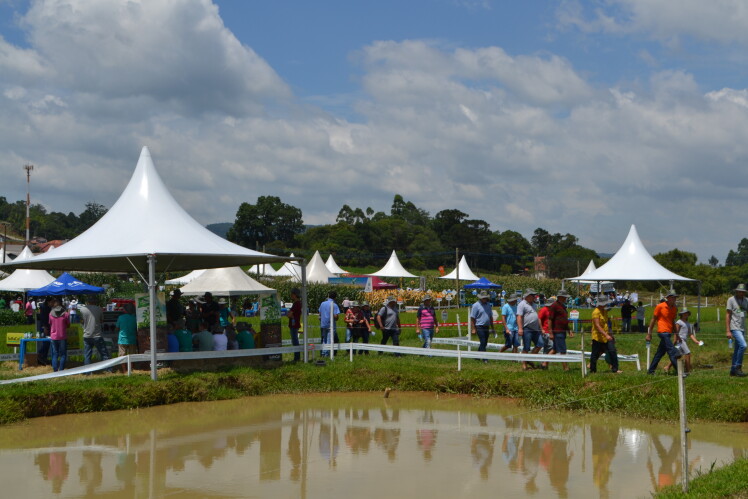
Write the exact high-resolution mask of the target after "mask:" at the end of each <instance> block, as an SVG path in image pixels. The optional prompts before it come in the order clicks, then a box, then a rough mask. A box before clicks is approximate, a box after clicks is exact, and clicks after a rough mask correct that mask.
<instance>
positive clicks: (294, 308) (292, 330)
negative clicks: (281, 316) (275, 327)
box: [286, 288, 301, 362]
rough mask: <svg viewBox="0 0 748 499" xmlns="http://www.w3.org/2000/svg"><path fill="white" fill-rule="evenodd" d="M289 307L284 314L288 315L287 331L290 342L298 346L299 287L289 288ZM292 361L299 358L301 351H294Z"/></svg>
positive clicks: (299, 326)
mask: <svg viewBox="0 0 748 499" xmlns="http://www.w3.org/2000/svg"><path fill="white" fill-rule="evenodd" d="M291 303H292V305H291V308H290V309H289V310H288V313H287V314H286V316H287V317H288V332H289V334H290V335H291V344H292V345H293V346H295V347H297V346H299V328H301V291H300V290H299V288H293V289H292V290H291ZM293 360H294V361H297V362H298V361H300V360H301V352H294V354H293Z"/></svg>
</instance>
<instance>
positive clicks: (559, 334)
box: [548, 289, 574, 371]
mask: <svg viewBox="0 0 748 499" xmlns="http://www.w3.org/2000/svg"><path fill="white" fill-rule="evenodd" d="M568 298H569V294H568V293H567V292H566V291H564V290H563V289H562V290H561V291H559V292H558V293H556V301H555V302H553V303H552V304H551V306H550V307H548V311H549V312H550V317H549V323H550V331H551V341H552V342H553V353H554V354H559V355H566V333H567V332H568V333H569V337H570V338H573V337H574V333H573V332H572V331H571V330H570V329H569V314H568V312H567V311H566V300H567V299H568ZM561 365H562V366H563V367H564V371H568V370H569V364H567V363H566V362H562V363H561Z"/></svg>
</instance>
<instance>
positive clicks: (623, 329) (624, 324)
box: [621, 317, 631, 333]
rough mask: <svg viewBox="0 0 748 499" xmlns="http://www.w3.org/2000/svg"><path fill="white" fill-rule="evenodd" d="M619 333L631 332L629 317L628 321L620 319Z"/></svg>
mask: <svg viewBox="0 0 748 499" xmlns="http://www.w3.org/2000/svg"><path fill="white" fill-rule="evenodd" d="M621 332H622V333H630V332H631V317H629V318H628V319H626V318H624V319H621Z"/></svg>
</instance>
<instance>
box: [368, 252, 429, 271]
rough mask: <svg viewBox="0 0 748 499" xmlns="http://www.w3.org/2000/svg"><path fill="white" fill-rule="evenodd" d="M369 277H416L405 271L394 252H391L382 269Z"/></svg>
mask: <svg viewBox="0 0 748 499" xmlns="http://www.w3.org/2000/svg"><path fill="white" fill-rule="evenodd" d="M369 275H371V276H378V277H418V276H416V275H413V274H411V273H410V272H408V271H407V270H405V267H403V266H402V264H401V263H400V260H399V259H398V258H397V253H395V250H392V255H390V259H389V260H387V263H386V264H385V265H384V267H382V268H381V269H379V270H378V271H376V272H374V273H373V274H369Z"/></svg>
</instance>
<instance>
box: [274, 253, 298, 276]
mask: <svg viewBox="0 0 748 499" xmlns="http://www.w3.org/2000/svg"><path fill="white" fill-rule="evenodd" d="M291 258H294V256H293V253H291ZM275 275H276V276H278V277H293V278H294V279H295V280H297V281H298V280H301V265H299V264H298V263H296V262H286V263H284V264H283V267H281V268H279V269H278V270H277V271H276V272H275Z"/></svg>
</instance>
